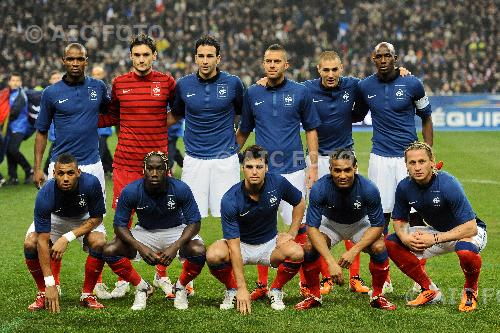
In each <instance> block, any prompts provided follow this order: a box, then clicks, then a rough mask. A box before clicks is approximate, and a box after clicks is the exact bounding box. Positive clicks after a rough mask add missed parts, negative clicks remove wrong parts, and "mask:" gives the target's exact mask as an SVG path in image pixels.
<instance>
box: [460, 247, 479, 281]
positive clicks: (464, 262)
mask: <svg viewBox="0 0 500 333" xmlns="http://www.w3.org/2000/svg"><path fill="white" fill-rule="evenodd" d="M457 255H458V259H460V267H462V271H463V272H464V275H465V283H464V288H470V289H473V290H477V285H478V282H479V273H480V272H481V264H482V259H481V256H480V255H479V254H478V253H475V252H473V251H467V250H460V251H457Z"/></svg>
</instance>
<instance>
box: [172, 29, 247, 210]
mask: <svg viewBox="0 0 500 333" xmlns="http://www.w3.org/2000/svg"><path fill="white" fill-rule="evenodd" d="M194 53H195V62H196V65H197V66H198V71H197V72H196V73H192V74H189V75H187V76H185V77H183V78H181V79H179V80H178V81H177V87H176V93H175V103H174V107H173V109H172V114H173V116H174V117H175V118H177V119H178V118H180V117H185V119H186V124H185V133H184V145H185V148H186V156H185V157H184V166H183V168H182V178H181V179H182V181H184V182H185V183H186V184H188V185H189V187H190V188H191V189H192V191H193V195H194V197H195V199H196V202H197V203H198V207H199V209H200V213H201V216H202V217H207V216H208V210H209V209H210V213H211V215H212V216H214V217H220V201H221V198H222V196H223V195H224V193H226V191H227V190H228V189H229V188H230V187H231V186H233V185H234V184H236V183H238V182H239V180H240V172H239V161H238V155H237V152H238V145H237V144H236V138H235V134H234V123H235V121H234V119H235V117H236V115H239V114H241V107H242V101H243V83H242V82H241V80H240V79H239V78H238V77H237V76H234V75H231V74H228V73H226V72H223V71H220V70H219V69H218V68H217V65H218V64H219V63H220V61H221V56H220V44H219V42H218V41H217V40H216V39H215V38H213V37H211V36H206V35H205V36H202V37H201V38H200V39H198V40H197V41H196V44H195V49H194Z"/></svg>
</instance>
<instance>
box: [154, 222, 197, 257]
mask: <svg viewBox="0 0 500 333" xmlns="http://www.w3.org/2000/svg"><path fill="white" fill-rule="evenodd" d="M200 228H201V222H200V221H198V222H197V223H191V224H188V225H187V226H186V227H185V228H184V230H183V231H182V234H181V236H180V237H179V239H178V240H176V241H175V242H173V243H172V245H170V246H169V247H168V248H166V249H165V251H163V252H162V254H161V256H160V264H162V265H165V266H169V265H170V263H171V262H172V260H174V259H175V257H176V256H177V252H178V251H179V250H180V249H181V248H182V247H183V246H184V245H186V243H187V242H189V241H190V240H191V239H192V238H193V237H194V236H196V235H197V234H198V233H199V232H200Z"/></svg>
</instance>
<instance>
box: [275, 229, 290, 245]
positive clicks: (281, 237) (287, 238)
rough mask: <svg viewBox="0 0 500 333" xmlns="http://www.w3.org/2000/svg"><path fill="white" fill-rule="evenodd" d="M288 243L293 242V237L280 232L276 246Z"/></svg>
mask: <svg viewBox="0 0 500 333" xmlns="http://www.w3.org/2000/svg"><path fill="white" fill-rule="evenodd" d="M289 241H293V236H292V235H290V234H289V233H287V232H280V233H279V234H278V237H277V238H276V245H280V244H283V243H286V242H289Z"/></svg>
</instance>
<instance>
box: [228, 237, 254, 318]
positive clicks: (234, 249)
mask: <svg viewBox="0 0 500 333" xmlns="http://www.w3.org/2000/svg"><path fill="white" fill-rule="evenodd" d="M226 241H227V246H228V248H229V257H230V258H231V266H232V268H233V273H234V278H235V279H236V285H237V286H238V289H237V292H236V300H237V302H238V310H239V311H240V313H242V314H246V313H250V312H251V308H250V293H249V292H248V288H247V284H246V281H245V276H244V274H243V257H242V256H241V248H240V238H239V237H238V238H232V239H228V240H226Z"/></svg>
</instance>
